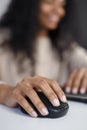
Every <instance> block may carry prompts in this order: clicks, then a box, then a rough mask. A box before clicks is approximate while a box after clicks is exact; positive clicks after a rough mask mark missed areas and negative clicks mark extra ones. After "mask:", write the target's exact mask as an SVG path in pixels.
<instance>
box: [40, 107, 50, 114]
mask: <svg viewBox="0 0 87 130" xmlns="http://www.w3.org/2000/svg"><path fill="white" fill-rule="evenodd" d="M41 114H42V115H48V114H49V112H48V110H47V109H46V108H42V109H41Z"/></svg>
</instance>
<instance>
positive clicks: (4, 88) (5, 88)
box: [0, 84, 12, 104]
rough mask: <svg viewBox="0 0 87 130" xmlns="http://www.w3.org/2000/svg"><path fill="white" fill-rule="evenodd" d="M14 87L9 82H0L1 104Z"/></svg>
mask: <svg viewBox="0 0 87 130" xmlns="http://www.w3.org/2000/svg"><path fill="white" fill-rule="evenodd" d="M11 89H12V87H11V86H10V85H7V84H0V104H4V102H5V99H6V97H7V94H8V93H9V90H11Z"/></svg>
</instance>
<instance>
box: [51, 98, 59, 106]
mask: <svg viewBox="0 0 87 130" xmlns="http://www.w3.org/2000/svg"><path fill="white" fill-rule="evenodd" d="M52 104H53V105H54V106H59V105H60V102H59V100H58V99H57V98H55V99H53V100H52Z"/></svg>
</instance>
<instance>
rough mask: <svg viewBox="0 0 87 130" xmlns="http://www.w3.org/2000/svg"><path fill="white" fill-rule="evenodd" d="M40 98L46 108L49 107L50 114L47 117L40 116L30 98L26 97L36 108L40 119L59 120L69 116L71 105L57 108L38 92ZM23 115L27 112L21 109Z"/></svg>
mask: <svg viewBox="0 0 87 130" xmlns="http://www.w3.org/2000/svg"><path fill="white" fill-rule="evenodd" d="M37 94H38V96H39V97H40V99H41V100H42V102H43V103H44V104H45V106H46V107H47V109H48V111H49V114H48V115H46V116H43V115H41V114H40V112H39V111H38V110H37V109H36V108H35V106H34V105H33V104H32V103H31V101H30V100H29V98H27V97H26V100H27V101H28V102H29V103H30V104H31V105H32V106H33V107H34V109H35V111H36V112H37V114H38V117H40V118H59V117H62V116H64V115H66V114H67V112H68V109H69V105H68V103H61V104H60V106H58V107H55V106H53V105H52V104H51V103H50V102H49V100H48V99H47V97H46V96H45V95H44V94H43V93H42V92H37ZM20 108H21V110H22V112H23V113H26V114H27V112H26V111H25V110H24V109H23V108H22V107H20Z"/></svg>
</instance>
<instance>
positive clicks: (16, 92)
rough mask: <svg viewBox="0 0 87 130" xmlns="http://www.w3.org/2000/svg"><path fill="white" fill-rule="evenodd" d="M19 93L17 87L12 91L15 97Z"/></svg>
mask: <svg viewBox="0 0 87 130" xmlns="http://www.w3.org/2000/svg"><path fill="white" fill-rule="evenodd" d="M18 95H19V90H18V89H15V90H14V91H13V96H14V97H17V96H18Z"/></svg>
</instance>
